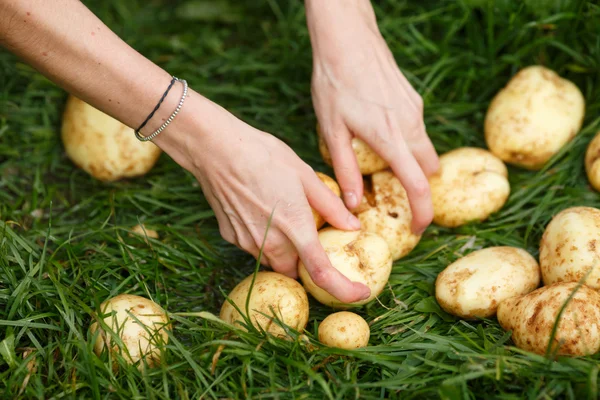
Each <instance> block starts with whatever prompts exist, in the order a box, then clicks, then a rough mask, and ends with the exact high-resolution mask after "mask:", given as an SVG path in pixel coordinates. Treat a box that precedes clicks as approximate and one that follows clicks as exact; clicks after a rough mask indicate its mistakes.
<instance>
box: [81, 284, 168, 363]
mask: <svg viewBox="0 0 600 400" xmlns="http://www.w3.org/2000/svg"><path fill="white" fill-rule="evenodd" d="M113 311H114V312H116V315H115V316H112V315H107V316H106V317H105V318H104V323H106V324H107V325H108V326H109V327H110V328H111V329H112V331H113V332H114V333H116V334H118V335H119V336H120V338H121V340H122V341H123V344H124V345H125V347H126V349H127V351H122V349H121V348H120V347H119V346H118V344H116V343H115V342H114V341H113V339H112V334H111V333H106V332H104V330H103V329H102V327H101V326H100V325H99V324H98V323H97V322H94V323H92V324H91V325H90V333H92V334H94V333H95V332H96V331H97V330H99V331H100V333H99V334H98V336H97V338H96V341H95V342H94V352H95V353H96V355H98V356H100V355H101V354H102V352H103V351H104V349H105V348H106V347H107V346H110V348H111V352H113V353H117V354H121V356H123V357H124V358H125V360H126V361H127V362H128V363H129V364H134V363H136V362H138V361H139V360H141V359H142V358H144V359H145V361H146V363H147V364H148V366H149V367H154V366H157V365H158V364H160V361H161V352H160V348H159V347H157V344H166V343H168V341H169V336H168V333H167V330H170V329H171V325H170V324H169V320H168V317H167V315H166V313H165V311H164V310H163V309H162V308H161V307H160V306H159V305H158V304H156V303H155V302H153V301H151V300H149V299H147V298H145V297H141V296H136V295H131V294H120V295H118V296H115V297H113V298H110V299H108V300H106V301H104V302H102V304H100V312H101V313H102V314H110V313H112V312H113ZM128 312H129V313H131V314H132V315H134V316H135V317H136V318H137V319H139V320H140V322H142V323H143V324H144V325H145V326H146V327H147V328H144V327H143V326H142V325H140V324H139V323H138V322H137V321H136V320H135V319H134V318H133V317H131V316H129V314H128ZM146 329H148V330H149V331H150V332H152V334H151V335H149V334H148V332H146ZM123 350H124V349H123ZM127 353H129V355H128V354H127ZM142 367H143V363H140V364H138V369H141V368H142Z"/></svg>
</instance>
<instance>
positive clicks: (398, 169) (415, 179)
mask: <svg viewBox="0 0 600 400" xmlns="http://www.w3.org/2000/svg"><path fill="white" fill-rule="evenodd" d="M389 135H390V134H389V133H381V136H380V137H386V136H388V137H389ZM392 137H394V138H395V139H393V140H392V143H390V144H389V145H386V143H388V142H386V141H382V140H371V142H372V143H369V144H370V145H372V146H373V148H374V150H375V151H376V152H378V153H379V154H380V155H381V157H382V158H383V159H384V160H386V161H387V162H388V163H389V164H390V167H391V169H392V171H393V172H394V174H395V175H396V176H397V177H398V179H399V180H400V182H401V183H402V186H404V189H405V190H406V194H407V196H408V200H409V203H410V208H411V211H412V230H413V232H414V233H416V234H419V235H420V234H422V233H423V231H425V229H426V228H427V226H429V224H431V221H432V220H433V204H432V202H431V192H430V190H429V181H428V180H427V177H426V176H425V174H424V173H423V170H422V169H421V167H420V165H419V163H418V162H417V160H416V159H415V157H414V156H413V154H412V153H411V151H410V149H409V148H408V145H407V144H406V142H405V141H404V139H403V138H402V136H401V135H400V134H395V135H392Z"/></svg>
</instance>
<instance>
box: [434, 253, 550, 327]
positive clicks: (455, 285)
mask: <svg viewBox="0 0 600 400" xmlns="http://www.w3.org/2000/svg"><path fill="white" fill-rule="evenodd" d="M539 284H540V267H539V266H538V263H537V261H536V260H535V258H533V257H532V256H531V255H530V254H529V253H528V252H526V251H525V250H523V249H520V248H517V247H508V246H498V247H488V248H485V249H481V250H476V251H474V252H472V253H470V254H468V255H466V256H464V257H462V258H459V259H458V260H456V261H455V262H453V263H452V264H450V265H448V266H447V267H446V269H444V270H443V271H442V272H441V273H440V274H439V275H438V277H437V279H436V281H435V297H436V299H437V301H438V303H439V305H440V306H441V307H442V308H443V309H444V310H445V311H446V312H448V313H450V314H453V315H456V316H457V317H460V318H464V319H476V318H489V317H492V316H494V315H495V314H496V310H497V308H498V304H500V302H501V301H502V300H505V299H508V298H510V297H514V296H517V295H523V294H526V293H529V292H531V291H532V290H534V289H535V288H537V287H538V286H539Z"/></svg>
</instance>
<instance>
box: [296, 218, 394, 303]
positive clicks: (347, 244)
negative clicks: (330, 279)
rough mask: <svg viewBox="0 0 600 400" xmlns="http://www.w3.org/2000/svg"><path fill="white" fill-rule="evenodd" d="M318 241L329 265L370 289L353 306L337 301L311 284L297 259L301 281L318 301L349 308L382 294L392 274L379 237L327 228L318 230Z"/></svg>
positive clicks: (306, 272) (388, 255) (388, 250)
mask: <svg viewBox="0 0 600 400" xmlns="http://www.w3.org/2000/svg"><path fill="white" fill-rule="evenodd" d="M319 241H320V242H321V245H322V246H323V248H324V250H325V253H326V254H327V256H328V257H329V260H330V261H331V264H332V266H333V267H334V268H336V269H337V270H338V271H340V272H341V273H342V274H343V275H345V276H346V277H347V278H348V279H350V280H351V281H353V282H359V283H363V284H365V285H367V286H368V287H369V289H371V296H369V298H368V299H365V300H361V301H357V302H354V303H343V302H340V301H339V300H338V299H336V298H335V297H333V296H332V295H331V294H329V293H328V292H326V291H325V290H323V289H321V288H320V287H318V286H317V285H316V284H315V283H314V282H313V280H312V278H311V277H310V275H309V274H308V271H307V270H306V267H305V266H304V263H303V262H302V260H300V261H299V263H298V274H299V275H300V279H301V280H302V283H304V287H305V288H306V290H307V291H308V292H309V293H310V294H311V295H312V296H313V297H314V298H315V299H316V300H317V301H319V302H320V303H322V304H325V305H327V306H331V307H333V308H349V307H354V306H361V305H363V304H366V303H369V302H370V301H371V300H373V299H374V298H375V297H377V296H378V295H379V294H380V293H381V292H382V291H383V289H384V288H385V285H386V284H387V282H388V279H389V277H390V273H391V272H392V256H391V254H390V249H389V247H388V244H387V242H386V241H385V240H384V239H383V238H382V237H381V236H379V235H377V234H375V233H372V232H366V231H342V230H340V229H336V228H331V227H329V228H324V229H322V230H320V231H319Z"/></svg>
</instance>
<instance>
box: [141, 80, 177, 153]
mask: <svg viewBox="0 0 600 400" xmlns="http://www.w3.org/2000/svg"><path fill="white" fill-rule="evenodd" d="M175 81H178V82H181V83H183V94H182V95H181V99H180V100H179V104H178V105H177V108H176V109H175V111H173V114H171V116H170V117H169V118H168V119H167V120H166V121H165V122H164V124H162V125H161V126H160V128H158V129H157V130H155V131H154V132H152V133H151V134H150V135H148V136H143V135H142V134H141V133H140V129H142V128H143V127H144V126H145V125H146V124H147V123H148V121H150V119H151V118H152V116H153V115H154V114H155V113H156V111H157V110H158V109H159V108H160V105H161V103H162V102H163V101H164V99H165V97H167V94H168V93H169V91H170V90H171V87H173V84H174V83H175ZM187 92H188V84H187V82H186V81H185V80H183V79H179V78H176V77H173V80H171V84H170V85H169V87H168V88H167V90H166V91H165V93H164V94H163V96H162V97H161V99H160V101H159V102H158V104H157V105H156V107H155V108H154V110H153V111H152V112H151V113H150V115H148V118H146V120H145V121H144V122H143V123H142V125H140V127H139V128H138V129H136V130H135V137H136V138H137V139H138V140H139V141H141V142H147V141H149V140H152V139H154V138H155V137H156V136H158V134H159V133H161V132H162V131H164V130H165V128H166V127H167V126H169V124H170V123H171V122H172V121H173V119H175V117H176V116H177V114H178V113H179V110H181V106H183V102H184V101H185V98H186V97H187Z"/></svg>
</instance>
